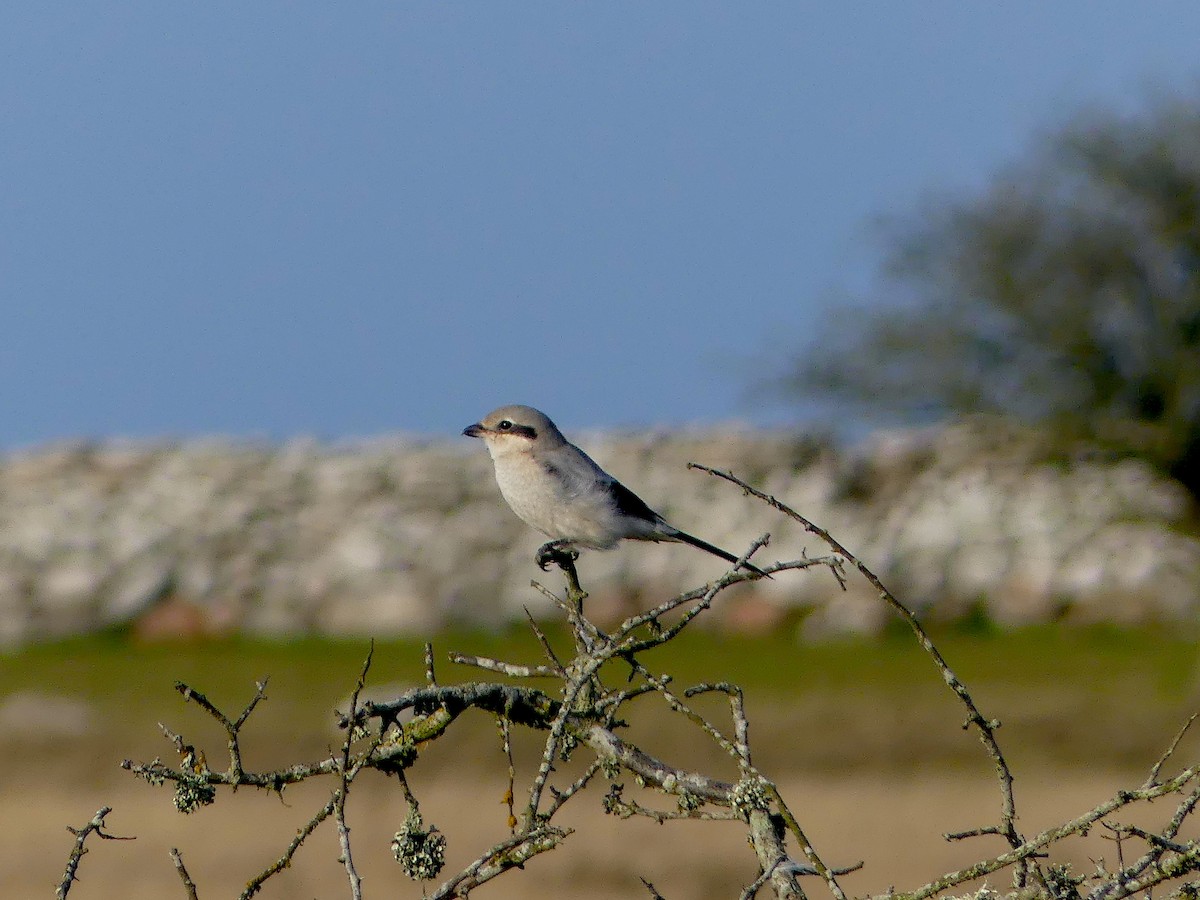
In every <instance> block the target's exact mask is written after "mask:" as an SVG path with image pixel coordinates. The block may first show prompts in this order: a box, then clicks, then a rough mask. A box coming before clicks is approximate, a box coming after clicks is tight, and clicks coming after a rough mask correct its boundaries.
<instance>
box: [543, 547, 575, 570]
mask: <svg viewBox="0 0 1200 900" xmlns="http://www.w3.org/2000/svg"><path fill="white" fill-rule="evenodd" d="M577 559H579V551H578V550H576V549H575V548H574V547H572V546H571V545H570V544H569V543H568V542H567V541H550V543H548V544H542V546H540V547H538V552H537V555H536V556H535V557H534V561H535V562H536V563H537V564H538V568H539V569H541V570H542V571H543V572H545V571H548V570H549V568H550V564H551V563H554V564H555V565H557V566H558V567H559V568H560V569H565V568H566V567H567V566H569V565H572V564H573V563H574V562H575V560H577Z"/></svg>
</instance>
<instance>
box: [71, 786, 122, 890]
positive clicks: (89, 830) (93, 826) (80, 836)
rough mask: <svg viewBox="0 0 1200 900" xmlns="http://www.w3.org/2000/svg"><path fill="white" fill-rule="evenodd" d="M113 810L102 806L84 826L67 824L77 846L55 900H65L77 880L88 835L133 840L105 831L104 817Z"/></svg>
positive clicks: (73, 848) (72, 851)
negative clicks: (84, 843)
mask: <svg viewBox="0 0 1200 900" xmlns="http://www.w3.org/2000/svg"><path fill="white" fill-rule="evenodd" d="M110 812H112V807H111V806H102V807H100V808H99V809H98V810H96V814H95V815H94V816H92V820H91V821H90V822H88V823H87V824H86V825H84V826H83V827H82V828H72V827H71V826H70V825H68V826H67V831H69V832H71V834H73V835H75V846H74V847H72V848H71V854H70V856H68V857H67V868H66V871H64V872H63V877H62V881H60V882H59V883H58V889H57V890H56V891H55V892H54V896H55V900H64V898H65V897H66V896H67V893H68V892H69V891H70V890H71V885H72V884H73V883H74V882H75V881H76V880H77V875H76V872H78V870H79V861H80V860H81V859H83V855H84V854H85V853H87V852H88V851H87V848H86V847H84V846H83V842H84V841H86V840H87V838H88V835H90V834H95V835H97V836H98V837H100V838H102V839H104V840H106V841H132V840H134V838H132V837H118V836H117V835H115V834H105V833H104V817H105V816H107V815H108V814H109V813H110Z"/></svg>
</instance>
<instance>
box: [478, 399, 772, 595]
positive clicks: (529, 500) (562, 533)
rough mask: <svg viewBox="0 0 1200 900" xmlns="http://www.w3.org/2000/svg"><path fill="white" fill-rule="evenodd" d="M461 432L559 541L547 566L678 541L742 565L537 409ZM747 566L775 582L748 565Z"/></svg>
mask: <svg viewBox="0 0 1200 900" xmlns="http://www.w3.org/2000/svg"><path fill="white" fill-rule="evenodd" d="M463 434H465V435H466V436H467V437H477V438H483V442H484V444H486V445H487V449H488V453H489V454H491V457H492V464H493V465H494V466H495V469H496V482H497V484H499V485H500V493H501V494H503V495H504V499H505V500H506V501H507V502H508V505H509V506H510V507H512V511H513V512H515V513H516V514H517V515H518V516H520V517H521V519H522V520H524V521H525V523H526V524H527V525H531V526H532V527H534V528H536V529H537V530H538V531H540V532H542V534H544V535H546V536H548V537H550V538H552V539H553V540H551V541H550V543H548V544H546V545H544V546H543V547H542V548H541V549H540V550H539V551H538V556H537V560H538V565H540V566H541V567H542V568H545V567H546V563H547V562H548V561H549V560H550V559H552V558H553V555H554V553H555V551H562V550H570V549H572V548H574V547H589V548H592V549H594V550H611V549H612V548H613V547H615V546H616V545H617V542H618V541H620V540H622V539H628V540H634V541H679V542H681V543H684V544H691V545H692V546H693V547H699V548H700V549H701V550H706V551H707V552H709V553H711V554H713V555H714V556H719V557H721V559H724V560H726V561H728V562H731V563H736V562H737V557H736V556H734V555H733V554H732V553H729V552H727V551H725V550H722V549H721V548H720V547H714V546H713V545H712V544H710V543H708V542H706V541H702V540H700V538H697V537H693V536H692V535H690V534H687V533H685V532H682V531H680V530H679V529H678V528H675V527H674V526H672V525H669V524H668V523H667V521H666V520H665V519H663V517H662V516H660V515H659V514H658V513H656V512H655V511H654V510H652V509H651V508H650V507H649V506H647V505H646V504H645V503H644V502H643V501H642V499H641V498H640V497H638V496H637V494H635V493H634V492H633V491H631V490H629V488H627V487H625V485H623V484H621V482H619V481H617V479H615V478H613V477H612V476H611V475H609V474H608V473H607V472H605V471H604V470H603V469H602V468H600V467H599V466H598V465H596V463H595V462H594V461H593V460H592V458H591V457H590V456H588V455H587V454H586V453H584V452H583V451H582V450H580V449H579V448H578V447H576V446H575V445H574V444H572V443H571V442H570V441H568V440H567V439H566V438H565V437H563V435H562V432H561V431H559V430H558V428H557V427H556V426H555V424H554V423H553V422H551V421H550V419H549V418H548V417H547V416H546V415H545V414H544V413H541V412H539V411H538V410H536V409H534V408H533V407H531V406H502V407H500V408H499V409H497V410H494V411H492V412H490V413H488V414H487V415H486V416H484V417H483V419H482V420H480V421H479V422H476V423H475V424H474V425H470V426H468V427H467V428H465V429H463ZM742 565H743V566H744V567H745V568H746V569H748V570H749V571H751V572H753V573H754V574H756V575H759V576H766V577H769V576H767V573H766V572H764V571H762V569H759V568H757V567H756V566H753V565H751V564H750V563H743V564H742Z"/></svg>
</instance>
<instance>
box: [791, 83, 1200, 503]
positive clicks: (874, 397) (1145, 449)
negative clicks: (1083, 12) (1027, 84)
mask: <svg viewBox="0 0 1200 900" xmlns="http://www.w3.org/2000/svg"><path fill="white" fill-rule="evenodd" d="M887 247H888V249H887V255H886V261H885V265H884V269H883V272H884V279H883V283H884V284H885V285H887V286H888V288H889V289H891V290H894V291H895V292H896V296H893V297H891V298H886V299H890V300H892V301H893V302H891V303H888V304H884V305H883V306H882V307H881V306H879V305H878V304H875V305H873V307H872V308H869V309H865V310H863V311H862V312H861V313H860V314H857V315H855V316H854V317H849V316H845V315H839V316H838V317H837V318H836V320H834V319H830V320H827V321H828V322H829V326H830V327H829V331H830V333H829V334H827V335H826V336H825V340H824V341H823V342H822V343H821V344H820V345H819V348H818V349H817V350H815V351H814V352H813V353H812V354H810V355H809V356H808V357H806V358H804V359H802V360H800V361H798V362H797V363H796V365H795V367H794V369H793V370H792V371H791V372H790V374H789V375H788V376H787V385H788V387H789V389H790V391H791V392H793V393H795V392H799V393H803V394H806V395H810V396H811V395H814V394H816V395H818V396H824V397H827V398H831V399H833V400H835V401H849V402H851V403H852V404H855V405H857V406H859V407H860V408H861V409H864V410H866V411H869V412H886V413H888V414H890V415H891V416H893V417H896V416H899V417H901V418H905V419H909V420H911V419H914V418H929V417H930V416H935V417H941V416H946V415H955V414H962V413H976V412H982V413H999V414H1002V415H1007V416H1013V417H1017V418H1019V419H1021V420H1023V421H1027V422H1033V423H1037V424H1041V425H1045V426H1047V427H1050V428H1053V429H1054V430H1055V434H1058V435H1070V436H1072V437H1086V438H1089V439H1092V440H1096V441H1099V442H1100V443H1102V444H1104V445H1106V446H1108V447H1110V448H1112V449H1114V450H1117V451H1119V452H1122V453H1129V454H1134V455H1138V456H1141V457H1144V458H1146V459H1148V460H1150V461H1152V462H1153V463H1154V464H1155V465H1156V466H1157V467H1159V468H1160V469H1162V470H1165V471H1167V472H1169V473H1170V474H1172V475H1173V476H1175V477H1176V478H1178V479H1179V480H1180V481H1182V482H1183V483H1184V484H1185V485H1186V486H1187V487H1188V488H1189V490H1190V491H1191V492H1192V494H1193V496H1196V497H1200V102H1195V101H1193V102H1186V103H1185V102H1182V101H1170V102H1160V103H1159V104H1158V105H1156V106H1155V107H1154V108H1153V109H1152V110H1151V111H1150V112H1149V113H1147V114H1144V115H1142V116H1140V117H1137V118H1120V117H1117V116H1113V115H1099V116H1096V115H1093V116H1090V117H1087V118H1084V119H1081V120H1079V121H1077V122H1075V123H1074V124H1072V125H1071V126H1070V127H1068V128H1066V129H1064V130H1063V131H1061V132H1059V133H1057V134H1054V135H1052V136H1050V137H1049V138H1048V139H1047V140H1046V141H1045V142H1044V143H1043V145H1042V146H1041V147H1040V148H1038V149H1037V150H1036V151H1035V152H1034V153H1033V154H1031V156H1030V157H1029V158H1028V159H1027V160H1025V161H1024V162H1023V163H1021V164H1020V165H1019V166H1018V167H1016V169H1015V170H1013V171H1009V172H1006V173H1003V174H1002V175H1000V176H999V177H997V178H996V179H994V181H993V182H992V183H991V185H990V186H989V187H988V188H986V189H985V191H983V192H982V193H981V194H980V195H978V196H975V197H972V198H969V199H967V200H956V201H944V200H943V201H941V202H939V203H936V204H934V205H933V207H932V208H931V209H928V210H925V211H924V212H923V213H922V215H921V216H920V217H919V219H917V220H916V221H906V222H903V223H901V227H900V228H899V229H898V230H897V231H896V232H894V233H893V234H892V235H891V236H890V237H889V239H888V244H887Z"/></svg>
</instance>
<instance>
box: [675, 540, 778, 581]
mask: <svg viewBox="0 0 1200 900" xmlns="http://www.w3.org/2000/svg"><path fill="white" fill-rule="evenodd" d="M674 537H675V539H676V540H680V541H683V542H684V543H685V544H691V545H692V546H693V547H698V548H700V549H701V550H704V551H707V552H708V553H711V554H712V555H713V556H719V557H721V559H723V560H725V561H726V562H731V563H735V562H737V561H738V558H737V557H736V556H734V555H733V554H732V553H730V552H729V551H728V550H722V549H721V548H720V547H714V546H713V545H712V544H710V543H709V542H708V541H702V540H700V538H698V537H694V536H693V535H690V534H688V533H687V532H686V531H679V530H678V529H675V535H674ZM742 566H743V567H744V568H746V569H747V570H749V571H751V572H753V573H754V574H755V575H757V576H759V577H760V578H770V577H771V576H770V575H768V574H767V573H766V572H764V571H763V570H762V569H760V568H759V567H758V566H756V565H754V564H753V563H750V562H744V563H742Z"/></svg>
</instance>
